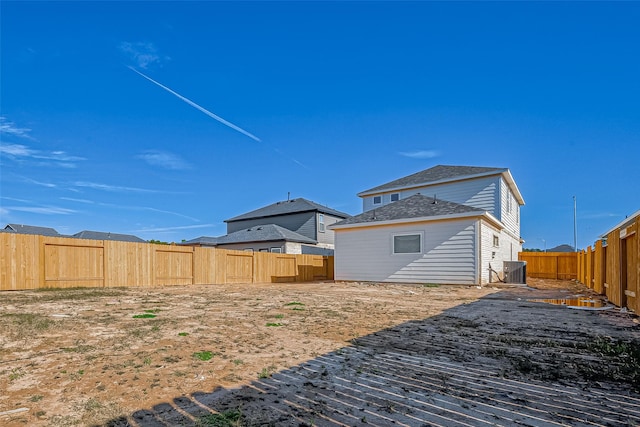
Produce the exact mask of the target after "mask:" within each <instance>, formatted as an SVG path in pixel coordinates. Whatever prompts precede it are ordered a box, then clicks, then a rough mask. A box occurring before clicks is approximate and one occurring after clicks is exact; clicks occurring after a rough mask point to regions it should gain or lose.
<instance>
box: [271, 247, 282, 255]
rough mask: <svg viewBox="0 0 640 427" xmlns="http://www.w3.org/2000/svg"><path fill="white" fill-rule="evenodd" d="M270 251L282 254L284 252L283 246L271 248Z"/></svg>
mask: <svg viewBox="0 0 640 427" xmlns="http://www.w3.org/2000/svg"><path fill="white" fill-rule="evenodd" d="M269 252H271V253H274V254H281V253H282V248H271V249H270V251H269Z"/></svg>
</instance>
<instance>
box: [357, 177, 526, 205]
mask: <svg viewBox="0 0 640 427" xmlns="http://www.w3.org/2000/svg"><path fill="white" fill-rule="evenodd" d="M508 171H509V169H498V170H494V171H490V172H483V173H477V174H475V175H463V176H457V177H455V178H445V179H439V180H437V181H429V182H422V183H417V184H410V185H404V186H401V187H392V188H385V189H383V190H365V191H362V192H360V193H358V194H357V196H358V197H366V196H372V195H374V194H387V193H394V192H396V191H402V190H410V189H412V188H419V187H426V186H432V185H437V184H444V183H447V182H456V181H466V180H468V179H475V178H483V177H485V176H491V175H500V174H504V173H505V172H508ZM511 180H512V181H513V178H511ZM514 184H515V183H514ZM382 185H384V184H382ZM516 190H517V187H516ZM518 194H520V192H518ZM523 204H524V202H523Z"/></svg>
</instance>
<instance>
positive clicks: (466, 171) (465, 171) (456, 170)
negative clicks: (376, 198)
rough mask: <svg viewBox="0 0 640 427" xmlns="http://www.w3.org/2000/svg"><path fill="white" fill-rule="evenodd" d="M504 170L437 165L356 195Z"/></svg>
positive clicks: (502, 169)
mask: <svg viewBox="0 0 640 427" xmlns="http://www.w3.org/2000/svg"><path fill="white" fill-rule="evenodd" d="M505 170H506V169H504V168H491V167H479V166H446V165H438V166H434V167H432V168H429V169H425V170H423V171H420V172H416V173H414V174H411V175H408V176H405V177H403V178H399V179H396V180H394V181H391V182H387V183H386V184H382V185H379V186H377V187H373V188H370V189H369V190H365V191H362V192H361V193H359V194H358V196H360V195H365V194H367V193H373V192H382V191H385V190H393V189H400V188H404V187H416V186H420V185H427V184H435V183H443V182H450V181H458V180H460V179H467V178H472V177H475V176H478V175H480V176H483V175H492V174H498V173H501V172H503V171H505Z"/></svg>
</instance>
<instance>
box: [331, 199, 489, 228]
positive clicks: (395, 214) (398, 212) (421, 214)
mask: <svg viewBox="0 0 640 427" xmlns="http://www.w3.org/2000/svg"><path fill="white" fill-rule="evenodd" d="M468 213H477V214H478V215H482V214H484V213H485V211H484V210H482V209H478V208H474V207H471V206H467V205H461V204H459V203H454V202H449V201H446V200H438V199H436V198H434V197H427V196H423V195H422V194H415V195H413V196H411V197H408V198H406V199H402V200H398V201H397V202H393V203H389V204H388V205H384V206H382V207H379V208H375V209H372V210H369V211H367V212H363V213H361V214H360V215H355V216H352V217H351V218H347V219H345V220H343V221H340V222H338V223H336V224H333V225H332V226H330V228H331V227H333V226H342V225H350V224H362V223H376V222H386V221H397V220H404V219H412V218H426V217H435V216H447V215H456V214H468Z"/></svg>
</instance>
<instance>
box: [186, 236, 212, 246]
mask: <svg viewBox="0 0 640 427" xmlns="http://www.w3.org/2000/svg"><path fill="white" fill-rule="evenodd" d="M217 244H218V238H217V237H207V236H200V237H196V238H195V239H191V240H187V241H185V242H182V243H180V245H185V246H192V245H201V246H216V245H217Z"/></svg>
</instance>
